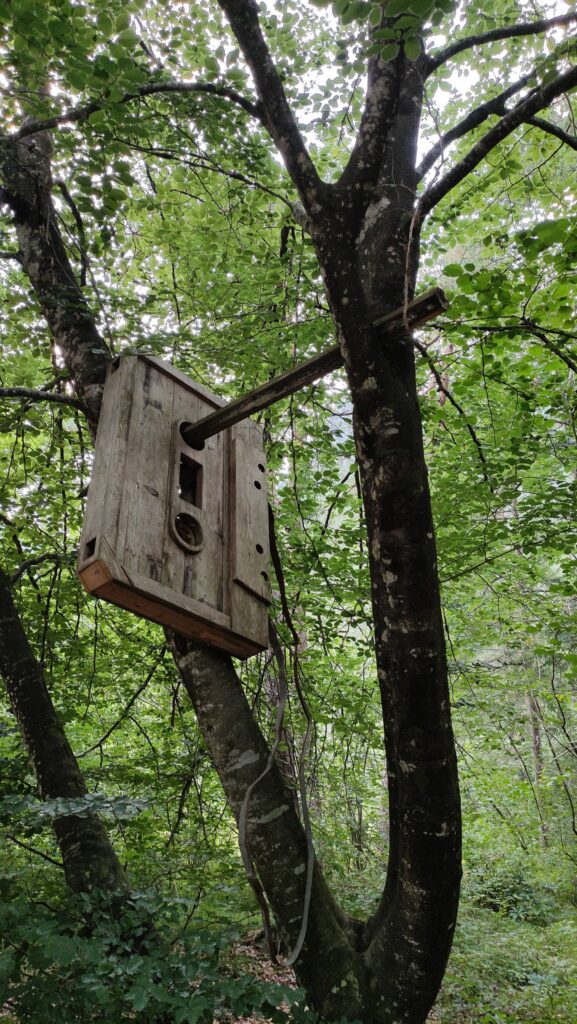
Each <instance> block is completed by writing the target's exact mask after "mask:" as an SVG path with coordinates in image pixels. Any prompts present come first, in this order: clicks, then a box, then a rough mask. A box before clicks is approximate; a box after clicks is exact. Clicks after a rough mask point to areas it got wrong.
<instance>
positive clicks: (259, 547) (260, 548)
mask: <svg viewBox="0 0 577 1024" xmlns="http://www.w3.org/2000/svg"><path fill="white" fill-rule="evenodd" d="M256 550H257V551H258V553H259V555H264V548H263V546H262V544H257V545H256Z"/></svg>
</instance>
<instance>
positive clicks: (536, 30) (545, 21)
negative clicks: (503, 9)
mask: <svg viewBox="0 0 577 1024" xmlns="http://www.w3.org/2000/svg"><path fill="white" fill-rule="evenodd" d="M573 21H577V11H570V12H569V14H560V15H558V16H557V17H556V18H541V19H540V20H539V21H527V22H521V24H519V25H506V26H504V27H503V28H493V29H491V30H490V31H489V32H479V33H478V34H477V35H473V36H465V37H464V38H463V39H458V40H457V41H456V42H455V43H451V45H450V46H446V47H445V49H444V50H439V52H438V53H437V54H433V55H432V56H431V57H430V58H429V64H428V67H427V72H428V74H431V73H432V72H433V71H436V70H437V68H439V67H440V66H441V64H445V63H446V62H447V61H448V60H450V59H451V57H455V56H456V54H458V53H462V52H463V50H471V49H472V48H473V47H475V46H485V45H486V44H487V43H496V42H499V40H500V39H514V38H516V37H517V38H518V37H519V36H533V35H539V34H540V33H541V32H547V31H548V29H550V28H558V27H560V26H562V25H570V24H571V22H573Z"/></svg>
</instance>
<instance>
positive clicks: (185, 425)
mask: <svg viewBox="0 0 577 1024" xmlns="http://www.w3.org/2000/svg"><path fill="white" fill-rule="evenodd" d="M191 429H194V423H181V424H180V427H179V430H180V436H181V438H182V440H183V441H184V442H185V444H187V445H188V447H189V448H193V449H194V451H195V452H201V451H202V450H203V449H204V441H199V442H198V443H196V442H195V441H192V440H189V439H188V437H185V434H186V431H187V430H191Z"/></svg>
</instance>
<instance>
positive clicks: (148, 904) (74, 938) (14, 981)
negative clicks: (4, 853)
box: [0, 887, 315, 1024]
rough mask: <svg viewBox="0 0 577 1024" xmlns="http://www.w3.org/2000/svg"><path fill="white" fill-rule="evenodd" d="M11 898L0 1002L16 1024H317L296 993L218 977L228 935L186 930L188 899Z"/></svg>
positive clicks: (1, 939)
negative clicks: (253, 1020) (246, 1019)
mask: <svg viewBox="0 0 577 1024" xmlns="http://www.w3.org/2000/svg"><path fill="white" fill-rule="evenodd" d="M4 888H5V889H6V887H4ZM4 895H7V893H6V891H5V892H4ZM10 895H11V896H12V897H13V898H12V900H11V902H10V903H8V902H6V903H3V904H2V905H1V907H0V1003H2V1004H4V1003H5V1002H6V1000H8V999H9V1001H10V1002H9V1006H10V1011H11V1012H12V1013H14V1014H15V1016H16V1017H17V1019H18V1020H22V1021H27V1022H29V1024H61V1022H62V1021H63V1020H65V1021H76V1020H77V1021H82V1022H88V1021H107V1022H110V1021H129V1020H133V1019H134V1018H135V1015H136V1018H137V1019H138V1020H139V1021H142V1022H143V1024H144V1022H146V1021H151V1022H153V1021H158V1019H159V1018H160V1017H165V1018H166V1019H170V1020H171V1021H174V1024H197V1022H200V1024H207V1022H208V1024H209V1022H211V1021H212V1020H213V1019H214V1016H215V1015H216V1016H217V1017H219V1016H220V1015H222V1014H223V1013H224V1012H229V1013H233V1014H234V1015H235V1016H249V1015H251V1016H252V1015H258V1016H263V1017H266V1018H268V1019H269V1020H272V1021H274V1022H275V1024H283V1022H289V1021H295V1024H301V1022H302V1024H314V1020H315V1017H314V1015H312V1014H310V1013H309V1012H308V1011H307V1010H306V1009H305V1007H304V1003H303V1001H302V994H301V993H299V992H295V991H294V990H292V989H286V988H282V987H281V986H278V985H273V984H266V983H263V982H257V981H256V979H255V978H254V977H252V976H251V975H249V974H245V975H243V976H240V977H239V976H237V977H235V976H233V975H231V974H227V973H226V972H223V970H222V969H221V968H220V967H219V957H220V954H221V952H222V951H223V950H224V949H225V948H226V947H227V945H228V943H229V942H230V938H225V937H219V936H217V935H215V934H214V933H211V934H210V935H209V934H206V933H202V932H195V931H192V930H191V929H189V928H188V922H187V911H189V907H188V906H187V904H186V901H180V903H178V904H176V903H170V902H169V901H163V900H162V899H161V898H159V897H158V896H154V895H152V894H149V893H138V892H133V893H131V896H130V898H129V899H128V898H126V897H124V896H122V895H121V894H119V895H118V896H117V897H116V898H115V897H111V895H110V894H103V893H100V894H98V893H96V892H93V893H92V894H91V896H90V897H88V896H84V897H81V898H77V899H76V900H69V902H68V903H67V904H65V905H63V906H62V907H60V908H54V909H52V908H50V907H48V906H47V905H46V904H40V903H38V902H30V901H29V900H26V899H25V898H24V897H23V896H21V895H20V896H16V897H14V893H11V894H10ZM192 909H194V908H192ZM152 922H154V924H152ZM160 927H162V929H163V931H162V933H160V932H159V928H160Z"/></svg>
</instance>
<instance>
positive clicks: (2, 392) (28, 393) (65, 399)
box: [0, 388, 88, 416]
mask: <svg viewBox="0 0 577 1024" xmlns="http://www.w3.org/2000/svg"><path fill="white" fill-rule="evenodd" d="M0 398H27V399H28V400H29V401H30V402H53V403H54V404H55V405H68V406H71V407H72V408H73V409H80V412H83V413H84V415H85V416H87V415H88V409H87V408H86V406H85V404H84V402H81V401H80V399H79V398H73V397H72V395H58V394H56V395H54V394H51V393H50V392H49V391H40V390H37V389H36V388H0Z"/></svg>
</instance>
